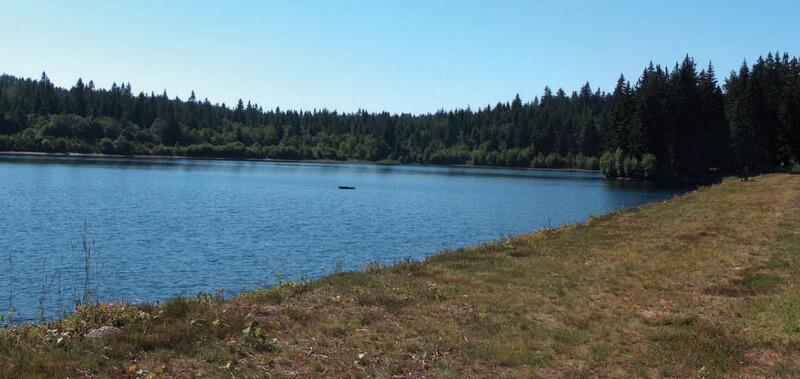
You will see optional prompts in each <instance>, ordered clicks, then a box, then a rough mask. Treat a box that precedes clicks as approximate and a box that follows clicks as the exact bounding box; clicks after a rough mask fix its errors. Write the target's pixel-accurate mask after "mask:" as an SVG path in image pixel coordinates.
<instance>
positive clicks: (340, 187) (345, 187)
mask: <svg viewBox="0 0 800 379" xmlns="http://www.w3.org/2000/svg"><path fill="white" fill-rule="evenodd" d="M339 189H356V187H350V186H339Z"/></svg>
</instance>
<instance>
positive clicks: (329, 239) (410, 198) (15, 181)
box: [0, 156, 685, 324]
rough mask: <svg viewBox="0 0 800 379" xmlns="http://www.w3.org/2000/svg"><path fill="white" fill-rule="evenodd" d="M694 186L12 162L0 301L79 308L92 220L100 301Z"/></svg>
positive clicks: (589, 176) (408, 249) (540, 175)
mask: <svg viewBox="0 0 800 379" xmlns="http://www.w3.org/2000/svg"><path fill="white" fill-rule="evenodd" d="M342 185H344V186H353V187H356V189H355V190H341V189H338V187H339V186H342ZM682 192H685V189H675V188H660V187H657V186H655V185H653V184H648V183H642V182H617V181H608V180H604V179H603V178H602V176H601V175H600V174H597V173H586V172H564V171H534V170H515V169H499V168H465V167H434V166H411V165H379V164H345V163H342V164H324V163H296V162H262V161H211V160H172V159H122V158H119V159H117V158H69V157H31V156H0V225H2V229H0V241H2V251H0V310H2V311H3V312H2V313H3V314H5V313H6V310H7V309H8V307H9V305H13V308H14V312H13V313H14V317H15V318H16V320H17V321H20V320H21V321H30V320H34V319H35V318H36V317H37V315H38V314H39V313H40V312H39V311H40V309H41V310H43V311H44V312H43V313H44V314H45V316H46V317H48V318H52V317H56V316H57V315H58V314H60V311H62V310H66V311H69V310H71V309H72V307H73V306H74V304H75V300H76V299H80V298H81V297H82V296H83V288H84V279H83V277H84V260H83V256H82V253H81V249H80V247H81V240H82V237H81V236H82V233H83V232H84V223H85V224H86V225H88V237H89V238H88V239H89V240H90V242H91V244H92V245H93V246H94V249H93V252H92V254H93V258H92V264H91V268H90V269H91V271H92V276H93V277H94V278H95V280H96V281H95V282H93V285H92V288H93V291H94V295H95V297H96V298H99V299H101V300H104V301H110V300H125V301H130V302H146V301H156V300H162V299H167V298H171V297H174V296H176V295H184V296H194V295H195V294H197V293H199V292H214V291H217V290H218V289H220V288H224V289H225V294H226V295H228V294H231V293H236V292H239V291H241V290H243V289H245V288H253V287H258V286H267V285H270V284H274V283H276V281H277V280H278V279H279V278H286V279H296V278H299V277H305V278H316V277H319V276H321V275H324V274H326V273H329V272H331V271H333V270H338V269H342V270H352V269H358V268H360V267H363V266H364V265H366V264H368V263H370V262H376V261H377V262H384V263H391V262H396V261H400V260H403V259H406V258H412V259H420V258H423V257H426V256H428V255H431V254H433V253H436V252H438V251H442V250H446V249H453V248H457V247H461V246H466V245H470V244H474V243H478V242H484V241H490V240H494V239H498V238H501V237H503V236H507V235H510V234H519V233H523V232H527V231H532V230H536V229H540V228H543V227H548V226H558V225H562V224H565V223H572V222H578V221H582V220H585V219H587V217H588V216H589V215H590V214H601V213H606V212H609V211H613V210H615V209H619V208H624V207H631V206H635V205H639V204H643V203H648V202H653V201H659V200H664V199H668V198H670V197H672V196H674V195H676V194H679V193H682ZM40 304H43V305H40ZM0 324H2V323H0Z"/></svg>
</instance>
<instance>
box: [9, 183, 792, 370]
mask: <svg viewBox="0 0 800 379" xmlns="http://www.w3.org/2000/svg"><path fill="white" fill-rule="evenodd" d="M798 267H800V176H793V175H786V174H771V175H765V176H759V177H755V178H753V179H752V180H748V181H739V180H733V179H731V180H725V181H723V182H722V183H721V184H717V185H714V186H710V187H703V188H701V189H699V190H696V191H693V192H690V193H688V194H686V195H682V196H679V197H677V198H675V199H673V200H669V201H666V202H662V203H657V204H651V205H647V206H642V207H638V208H632V209H627V210H622V211H618V212H613V213H610V214H607V215H603V216H599V217H591V218H590V220H588V221H586V222H584V223H580V224H575V225H569V226H564V227H561V228H556V229H546V230H542V231H538V232H534V233H530V234H525V235H521V236H517V237H512V238H508V239H505V240H502V241H497V242H494V243H487V244H484V245H479V246H472V247H467V248H463V249H459V250H457V251H451V252H445V253H441V254H438V255H434V256H431V257H429V258H427V259H425V260H424V261H421V262H403V263H399V264H396V265H391V266H381V265H377V264H376V265H371V266H368V267H366V268H365V269H364V270H362V271H358V272H338V273H334V274H331V275H329V276H327V277H324V278H322V279H319V280H315V281H290V282H281V283H279V284H278V285H276V286H275V287H273V288H269V289H262V290H255V291H251V292H247V293H244V294H241V295H239V296H237V297H235V298H233V299H227V300H223V299H222V298H221V296H218V295H198V296H196V297H193V298H177V299H174V300H171V301H168V302H165V303H158V304H147V305H140V306H134V305H129V304H124V303H113V304H100V305H96V306H86V307H80V308H78V309H77V310H76V311H75V312H74V313H73V314H71V315H69V316H67V317H66V318H65V319H63V320H60V321H54V322H48V323H43V324H38V325H28V326H19V327H16V328H10V329H6V330H3V331H0V377H9V378H10V377H14V378H17V377H83V376H90V377H98V376H99V377H186V378H188V377H197V376H201V377H237V378H241V377H285V376H303V377H320V376H326V377H387V378H388V377H489V376H514V377H531V376H543V377H553V376H599V377H609V376H617V377H629V376H643V377H664V376H667V377H727V376H745V377H748V376H749V377H778V376H784V377H791V376H798V375H800V366H798V365H799V364H800V311H798V307H797V304H798V302H800V275H798Z"/></svg>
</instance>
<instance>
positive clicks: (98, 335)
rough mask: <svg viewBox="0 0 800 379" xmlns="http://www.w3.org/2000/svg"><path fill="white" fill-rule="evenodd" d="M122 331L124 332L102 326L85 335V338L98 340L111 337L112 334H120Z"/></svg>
mask: <svg viewBox="0 0 800 379" xmlns="http://www.w3.org/2000/svg"><path fill="white" fill-rule="evenodd" d="M121 331H122V329H120V328H115V327H113V326H101V327H99V328H94V329H92V330H90V331H88V332H86V334H84V335H83V337H84V338H87V339H90V340H97V339H102V338H105V337H107V336H110V335H112V334H117V333H119V332H121Z"/></svg>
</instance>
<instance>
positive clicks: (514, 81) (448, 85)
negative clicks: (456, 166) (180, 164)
mask: <svg viewBox="0 0 800 379" xmlns="http://www.w3.org/2000/svg"><path fill="white" fill-rule="evenodd" d="M798 15H800V1H797V0H787V1H737V0H726V1H681V0H671V1H659V2H645V1H621V0H617V1H614V0H605V1H569V0H560V1H555V0H554V1H533V0H531V1H501V0H497V1H490V0H484V1H467V0H458V1H457V0H450V1H436V0H427V1H411V0H406V1H380V0H373V1H347V0H340V1H289V0H287V1H281V2H271V1H156V0H142V1H124V0H119V1H79V0H74V1H13V2H12V1H9V0H0V28H1V29H0V30H2V33H0V72H5V73H9V74H13V75H18V76H25V77H38V76H39V75H40V73H41V72H42V71H46V72H47V74H48V76H50V78H51V80H52V81H53V82H55V83H56V84H58V85H61V86H71V85H72V84H74V82H75V80H76V79H77V78H78V77H82V78H84V79H93V80H94V81H95V83H96V84H97V85H98V86H101V87H108V86H110V85H111V83H112V82H113V81H117V82H121V81H129V82H130V83H131V84H132V86H133V90H134V92H139V91H145V92H150V91H155V92H161V91H163V90H164V89H166V90H167V91H168V93H169V95H170V96H171V97H174V96H176V95H177V96H179V97H181V98H182V99H186V98H187V97H188V95H189V92H190V91H191V90H192V89H194V90H195V91H196V93H197V95H198V97H199V98H201V99H202V98H205V97H207V98H208V99H209V100H211V101H212V102H226V103H228V104H231V103H232V102H235V101H236V100H237V99H239V98H243V99H245V100H247V99H251V100H253V101H254V102H257V103H259V104H261V105H262V106H263V107H265V108H274V107H275V106H280V107H281V108H283V109H285V108H292V109H312V108H329V109H339V110H342V111H353V110H356V109H359V108H363V109H367V110H371V111H381V110H387V111H391V112H412V113H421V112H432V111H436V110H437V109H441V108H445V109H451V108H456V107H466V106H472V107H473V108H475V107H480V106H485V105H486V104H489V103H491V104H494V103H496V102H498V101H508V100H510V99H511V98H513V96H514V95H515V94H517V93H519V94H520V96H521V97H522V98H523V99H524V100H526V101H527V100H530V99H532V98H533V97H534V96H536V95H539V94H541V92H542V89H543V88H544V86H545V85H550V86H551V87H553V88H558V87H563V88H564V89H565V90H567V91H568V92H571V91H572V90H574V89H577V88H578V87H579V86H580V85H581V84H583V83H584V82H586V81H589V82H590V83H591V84H592V85H593V87H596V86H600V87H601V88H603V89H606V90H610V89H612V88H611V87H612V86H613V84H614V82H615V81H616V78H617V76H618V75H619V74H620V73H623V74H625V75H626V76H627V77H629V78H632V79H635V78H636V77H637V76H638V75H639V73H640V72H641V70H642V69H643V68H644V66H645V65H646V64H647V63H648V62H649V61H650V60H652V61H654V62H656V63H663V64H666V65H668V66H672V65H673V64H674V63H675V61H676V60H679V59H680V58H682V57H683V56H684V55H685V54H687V53H688V54H690V55H692V56H694V57H695V58H696V60H697V61H698V63H699V64H701V65H705V64H706V63H707V62H708V61H709V60H711V61H713V62H714V65H715V66H716V68H717V73H718V75H720V76H724V75H726V74H727V73H728V72H730V70H732V69H734V68H736V67H738V65H739V64H741V62H742V60H743V59H745V58H746V59H748V60H749V61H751V60H753V59H755V58H756V57H757V56H758V55H761V54H766V53H767V52H769V51H775V50H781V51H789V52H790V53H792V54H795V55H797V54H800V28H798V21H797V17H798Z"/></svg>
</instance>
